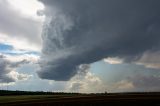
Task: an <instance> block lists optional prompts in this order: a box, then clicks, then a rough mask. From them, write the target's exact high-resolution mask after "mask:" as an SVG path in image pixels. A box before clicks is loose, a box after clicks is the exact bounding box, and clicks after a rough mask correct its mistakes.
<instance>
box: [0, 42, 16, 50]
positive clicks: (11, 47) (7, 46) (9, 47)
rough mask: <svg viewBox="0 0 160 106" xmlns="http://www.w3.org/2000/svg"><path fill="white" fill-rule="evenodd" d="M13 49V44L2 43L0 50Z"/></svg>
mask: <svg viewBox="0 0 160 106" xmlns="http://www.w3.org/2000/svg"><path fill="white" fill-rule="evenodd" d="M12 49H13V46H12V45H9V44H4V43H0V51H7V50H12Z"/></svg>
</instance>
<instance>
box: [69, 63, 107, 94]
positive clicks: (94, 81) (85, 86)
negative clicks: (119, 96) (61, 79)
mask: <svg viewBox="0 0 160 106" xmlns="http://www.w3.org/2000/svg"><path fill="white" fill-rule="evenodd" d="M89 67H90V66H89V65H86V64H85V65H84V64H83V65H81V66H80V67H79V70H78V73H77V74H76V75H75V76H74V77H73V78H72V79H71V80H70V81H69V82H68V85H67V88H66V91H70V92H82V93H97V92H99V93H100V92H105V89H106V86H105V85H104V84H103V82H102V80H101V79H100V78H99V77H97V76H96V75H94V74H93V73H91V72H89Z"/></svg>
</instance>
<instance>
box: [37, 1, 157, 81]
mask: <svg viewBox="0 0 160 106" xmlns="http://www.w3.org/2000/svg"><path fill="white" fill-rule="evenodd" d="M40 1H41V2H42V3H43V4H44V5H45V10H44V14H45V16H46V20H45V23H44V27H43V31H42V40H43V49H42V55H41V60H40V67H41V69H40V70H39V71H38V75H39V77H41V78H43V79H52V80H58V81H60V80H69V79H70V78H72V77H73V76H74V75H75V74H77V72H78V71H77V70H78V67H79V66H80V65H81V64H91V63H93V62H96V61H99V60H101V59H103V58H107V57H118V58H123V60H124V62H133V61H137V60H138V59H140V58H141V57H142V55H143V54H144V53H145V52H148V51H149V52H158V51H159V50H160V36H159V34H160V7H159V5H160V1H159V0H154V1H153V0H140V1H139V0H100V1H99V0H40Z"/></svg>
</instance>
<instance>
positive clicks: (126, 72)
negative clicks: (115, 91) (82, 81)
mask: <svg viewBox="0 0 160 106" xmlns="http://www.w3.org/2000/svg"><path fill="white" fill-rule="evenodd" d="M90 70H91V72H92V73H94V74H95V75H97V76H98V77H100V78H101V79H102V80H103V81H106V82H107V83H115V82H117V81H120V80H123V79H126V78H128V77H133V76H137V75H143V76H152V75H157V74H158V75H160V72H159V73H157V72H158V70H157V69H151V68H146V67H145V66H143V65H137V64H127V63H122V64H109V63H106V62H104V61H98V62H95V63H93V64H91V67H90Z"/></svg>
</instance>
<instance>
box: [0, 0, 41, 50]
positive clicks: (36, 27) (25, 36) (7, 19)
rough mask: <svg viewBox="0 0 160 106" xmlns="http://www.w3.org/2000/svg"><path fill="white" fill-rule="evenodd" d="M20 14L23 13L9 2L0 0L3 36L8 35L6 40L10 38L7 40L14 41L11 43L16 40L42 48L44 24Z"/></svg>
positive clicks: (0, 21)
mask: <svg viewBox="0 0 160 106" xmlns="http://www.w3.org/2000/svg"><path fill="white" fill-rule="evenodd" d="M20 13H21V12H20V11H19V10H17V9H15V8H14V7H13V6H12V5H11V4H10V3H9V1H7V0H0V23H1V24H0V33H1V36H2V35H3V36H4V35H6V36H7V37H6V36H5V38H8V39H7V40H9V38H10V39H12V40H11V42H13V40H16V41H18V42H23V43H22V44H26V43H27V44H30V45H32V46H34V47H37V48H38V47H39V48H40V45H41V37H40V34H41V27H42V22H40V21H35V20H33V19H32V18H29V17H27V16H25V15H23V14H20ZM3 40H4V39H3ZM0 41H1V40H0ZM24 42H25V43H24ZM28 42H29V43H28ZM18 44H20V43H18ZM13 45H14V43H13ZM37 48H36V50H37Z"/></svg>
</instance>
